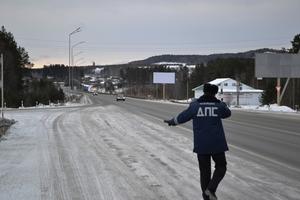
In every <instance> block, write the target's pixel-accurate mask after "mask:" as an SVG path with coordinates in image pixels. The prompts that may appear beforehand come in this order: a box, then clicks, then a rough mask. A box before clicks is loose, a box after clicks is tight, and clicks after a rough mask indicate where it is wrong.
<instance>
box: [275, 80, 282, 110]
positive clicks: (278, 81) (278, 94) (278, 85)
mask: <svg viewBox="0 0 300 200" xmlns="http://www.w3.org/2000/svg"><path fill="white" fill-rule="evenodd" d="M280 88H281V86H280V78H277V86H276V90H277V105H278V106H280Z"/></svg>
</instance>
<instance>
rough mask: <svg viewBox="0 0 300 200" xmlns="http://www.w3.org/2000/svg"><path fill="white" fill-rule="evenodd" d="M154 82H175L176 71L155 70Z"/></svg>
mask: <svg viewBox="0 0 300 200" xmlns="http://www.w3.org/2000/svg"><path fill="white" fill-rule="evenodd" d="M153 83H162V84H175V72H153Z"/></svg>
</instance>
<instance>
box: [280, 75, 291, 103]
mask: <svg viewBox="0 0 300 200" xmlns="http://www.w3.org/2000/svg"><path fill="white" fill-rule="evenodd" d="M290 79H291V78H287V80H286V82H285V85H284V87H283V90H282V92H281V94H280V97H279V103H281V100H282V97H283V94H284V93H285V90H286V88H287V86H288V84H289V82H290Z"/></svg>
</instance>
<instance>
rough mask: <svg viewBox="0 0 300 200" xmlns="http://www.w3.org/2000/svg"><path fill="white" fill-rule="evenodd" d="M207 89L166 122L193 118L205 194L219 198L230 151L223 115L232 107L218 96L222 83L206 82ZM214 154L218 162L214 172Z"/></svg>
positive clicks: (172, 123) (214, 199)
mask: <svg viewBox="0 0 300 200" xmlns="http://www.w3.org/2000/svg"><path fill="white" fill-rule="evenodd" d="M203 92H204V95H203V96H201V97H200V98H199V99H197V101H194V102H192V103H191V104H190V105H189V107H188V108H187V109H186V110H184V111H183V112H181V113H180V114H179V115H178V116H177V117H175V118H173V119H171V120H165V121H164V122H165V123H168V124H169V126H175V125H177V124H181V123H185V122H187V121H189V120H191V119H193V131H194V152H195V153H197V157H198V162H199V169H200V182H201V189H202V196H203V198H204V200H217V196H216V190H217V187H218V185H219V183H220V182H221V180H222V179H223V177H224V176H225V173H226V164H227V163H226V157H225V151H228V146H227V142H226V138H225V134H224V129H223V125H222V121H221V119H224V118H227V117H230V115H231V111H230V110H229V108H228V107H227V105H226V104H225V103H224V102H221V101H220V100H218V99H217V98H216V97H215V95H216V94H217V93H218V86H216V85H211V84H208V83H206V84H204V88H203ZM211 158H212V159H213V161H214V162H215V171H214V173H213V176H211Z"/></svg>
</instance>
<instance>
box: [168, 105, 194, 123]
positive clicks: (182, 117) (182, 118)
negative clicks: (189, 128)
mask: <svg viewBox="0 0 300 200" xmlns="http://www.w3.org/2000/svg"><path fill="white" fill-rule="evenodd" d="M193 115H194V113H193V109H192V106H191V105H190V106H189V107H188V108H187V109H186V110H184V111H182V112H181V113H179V114H178V115H177V116H176V117H174V118H172V119H170V120H164V122H165V123H167V124H168V125H169V126H176V125H178V124H182V123H185V122H187V121H189V120H191V119H192V118H193Z"/></svg>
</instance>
